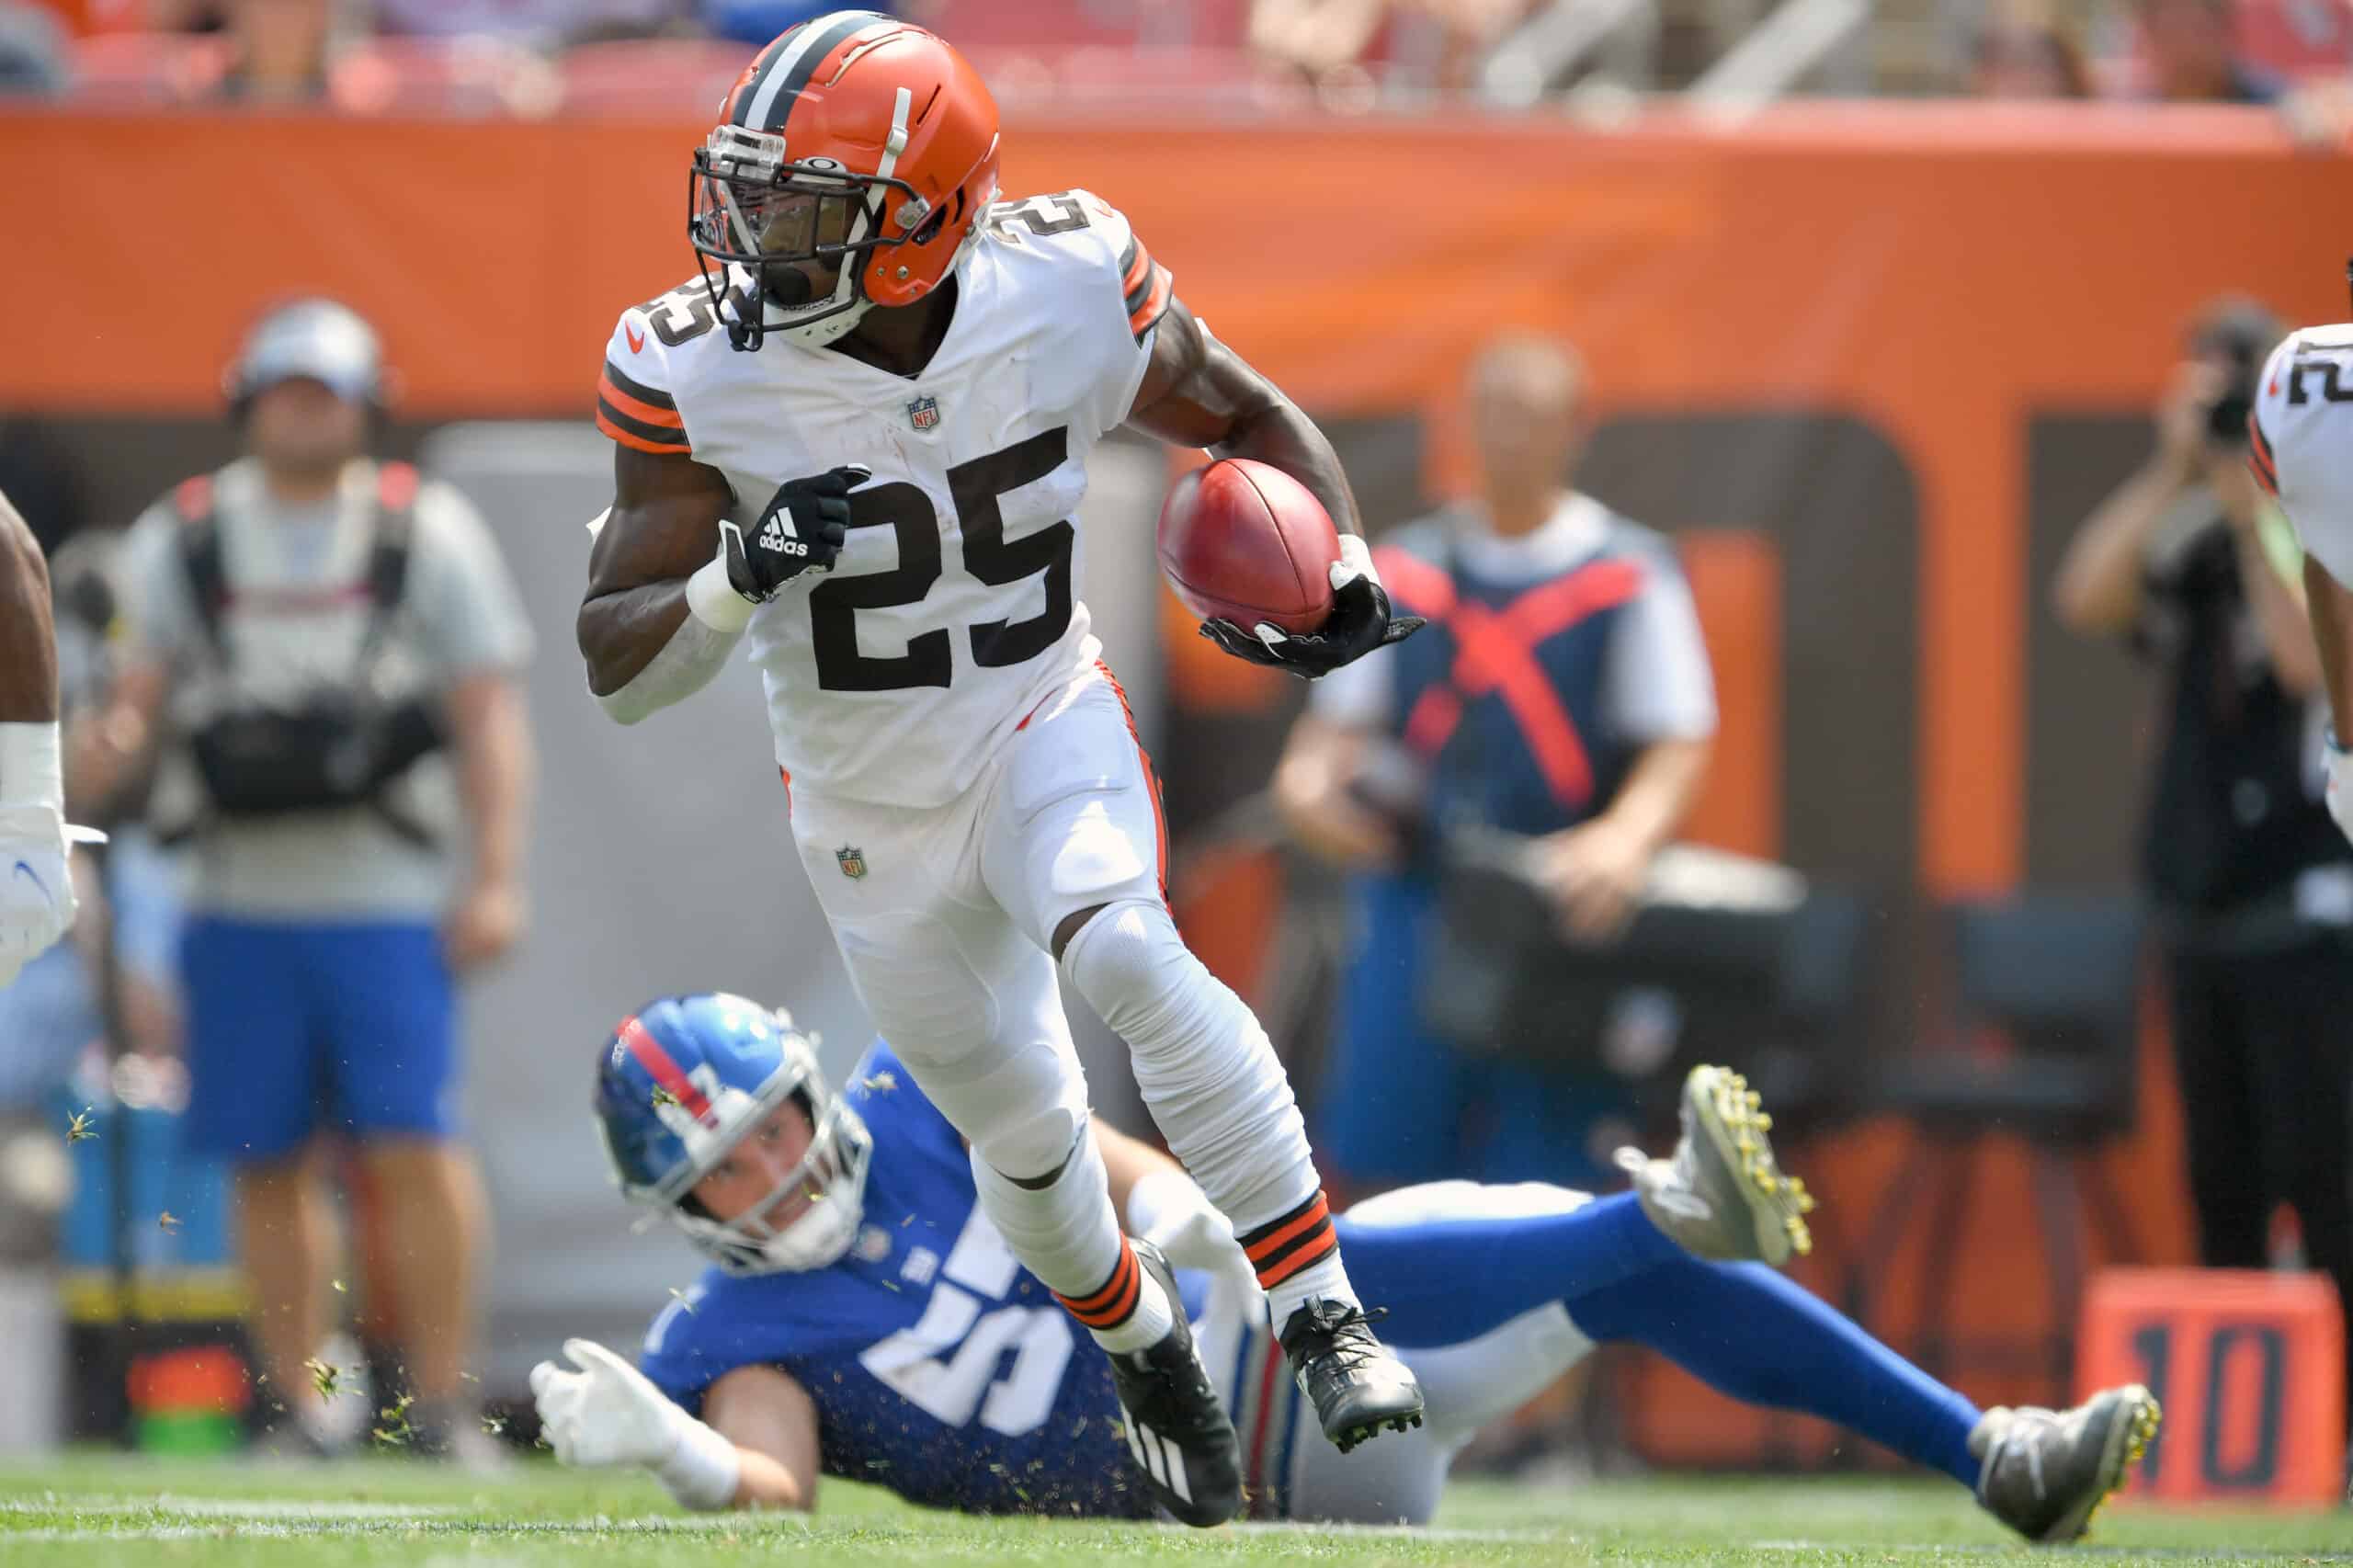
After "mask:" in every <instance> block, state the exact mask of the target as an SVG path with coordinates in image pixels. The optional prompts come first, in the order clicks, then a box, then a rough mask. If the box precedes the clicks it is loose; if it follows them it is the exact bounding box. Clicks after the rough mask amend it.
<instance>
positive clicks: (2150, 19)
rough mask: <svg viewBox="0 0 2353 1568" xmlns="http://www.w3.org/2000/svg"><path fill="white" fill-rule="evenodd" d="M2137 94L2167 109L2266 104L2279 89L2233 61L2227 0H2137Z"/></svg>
mask: <svg viewBox="0 0 2353 1568" xmlns="http://www.w3.org/2000/svg"><path fill="white" fill-rule="evenodd" d="M2135 16H2136V19H2137V21H2138V23H2139V28H2140V34H2141V48H2142V51H2143V56H2144V63H2145V64H2146V66H2147V73H2148V74H2147V80H2146V82H2145V83H2144V84H2143V89H2142V90H2143V95H2144V96H2146V97H2154V98H2156V99H2158V100H2160V101H2162V102H2165V103H2169V104H2192V103H2212V104H2268V103H2270V102H2271V101H2272V100H2273V99H2275V98H2277V97H2279V92H2280V84H2279V81H2278V80H2276V79H2275V78H2273V77H2272V76H2270V75H2269V74H2267V73H2265V72H2263V71H2260V70H2258V69H2256V67H2255V66H2253V65H2251V64H2249V63H2248V62H2245V61H2244V60H2242V59H2241V58H2240V57H2239V51H2238V42H2237V39H2236V37H2235V36H2234V31H2233V26H2232V8H2231V0H2139V4H2138V6H2136V7H2135Z"/></svg>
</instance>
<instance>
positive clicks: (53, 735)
mask: <svg viewBox="0 0 2353 1568" xmlns="http://www.w3.org/2000/svg"><path fill="white" fill-rule="evenodd" d="M8 806H47V807H48V808H49V809H50V810H51V811H53V812H58V813H59V814H61V815H63V812H64V811H65V776H64V773H63V770H62V769H61V768H60V767H59V764H58V741H57V722H56V721H55V720H53V719H51V720H46V721H42V722H36V723H15V724H0V808H5V807H8Z"/></svg>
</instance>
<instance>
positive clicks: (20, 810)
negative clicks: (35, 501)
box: [0, 495, 103, 985]
mask: <svg viewBox="0 0 2353 1568" xmlns="http://www.w3.org/2000/svg"><path fill="white" fill-rule="evenodd" d="M102 836H103V835H98V834H94V833H90V832H89V831H87V830H86V829H84V828H69V827H67V826H66V825H65V784H64V780H63V775H62V773H61V772H60V767H59V761H58V741H57V637H56V629H55V627H54V625H53V624H52V623H51V618H50V602H49V562H48V561H47V560H46V559H45V558H44V557H43V556H42V554H41V551H40V540H37V539H35V538H34V537H33V530H32V529H31V528H29V527H28V526H27V525H26V523H25V520H24V518H22V517H18V516H17V509H16V508H15V507H14V506H10V505H8V498H7V497H6V495H0V985H6V984H7V983H9V982H11V981H13V980H15V979H16V978H17V971H18V970H20V969H22V968H24V966H25V965H27V964H28V963H30V962H31V961H32V960H35V959H37V958H39V957H40V955H41V954H42V953H43V952H45V951H47V950H48V949H49V946H50V944H51V943H52V942H54V941H56V940H57V939H58V938H59V937H63V935H65V933H66V932H67V931H68V930H70V929H71V928H72V927H73V925H74V915H75V914H76V913H77V911H78V908H79V906H78V905H77V904H76V903H75V902H74V877H73V873H72V872H71V871H70V870H69V869H68V868H67V865H66V858H67V856H68V854H69V853H70V851H69V849H68V843H69V841H71V842H87V841H91V840H95V839H97V838H100V837H102Z"/></svg>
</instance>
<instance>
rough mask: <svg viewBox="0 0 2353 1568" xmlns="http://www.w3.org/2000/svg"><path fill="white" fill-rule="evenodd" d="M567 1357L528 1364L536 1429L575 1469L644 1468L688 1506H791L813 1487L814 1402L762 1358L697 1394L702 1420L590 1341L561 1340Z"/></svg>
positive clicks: (807, 1501)
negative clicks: (537, 1417) (705, 1417)
mask: <svg viewBox="0 0 2353 1568" xmlns="http://www.w3.org/2000/svg"><path fill="white" fill-rule="evenodd" d="M563 1353H564V1356H565V1358H567V1359H568V1360H569V1361H570V1362H571V1363H572V1365H571V1366H566V1365H564V1364H563V1362H561V1361H542V1362H540V1364H539V1365H538V1366H536V1367H534V1368H532V1369H531V1395H532V1398H533V1399H534V1400H535V1401H536V1402H537V1403H538V1406H539V1413H540V1432H541V1435H542V1436H543V1437H545V1438H546V1440H547V1445H548V1447H550V1448H551V1449H554V1450H555V1457H556V1459H557V1460H559V1461H560V1462H562V1463H563V1464H568V1465H576V1466H579V1467H582V1468H584V1469H608V1468H613V1467H618V1466H623V1465H635V1466H638V1467H640V1468H642V1469H644V1470H648V1471H652V1472H653V1474H654V1479H655V1480H657V1481H659V1482H661V1483H662V1484H663V1485H664V1486H665V1487H666V1488H667V1489H668V1490H669V1493H670V1495H672V1496H673V1497H676V1499H677V1500H678V1501H679V1502H680V1503H681V1504H683V1505H684V1506H687V1507H689V1508H695V1509H699V1510H703V1511H706V1512H708V1511H710V1510H713V1509H719V1508H795V1509H801V1510H806V1509H808V1508H810V1507H812V1506H814V1504H815V1501H816V1495H817V1464H818V1448H817V1407H816V1405H815V1404H814V1403H813V1402H812V1401H811V1400H810V1398H809V1395H808V1393H807V1392H806V1391H805V1390H803V1389H802V1388H801V1385H800V1384H798V1383H796V1382H794V1381H792V1380H791V1379H790V1378H789V1377H787V1376H785V1374H783V1373H782V1372H779V1371H778V1370H776V1369H774V1368H772V1367H738V1368H737V1369H735V1370H733V1371H732V1372H730V1373H728V1374H727V1375H726V1376H725V1377H723V1378H722V1379H720V1380H719V1381H717V1382H716V1383H714V1384H712V1385H711V1388H710V1392H709V1393H708V1394H706V1395H705V1396H704V1398H703V1409H704V1411H705V1412H706V1413H707V1414H708V1415H710V1421H709V1422H702V1421H698V1420H696V1419H695V1418H694V1417H693V1416H691V1415H688V1414H687V1413H686V1412H685V1411H684V1410H682V1409H680V1408H679V1407H678V1406H677V1405H676V1404H675V1403H671V1401H670V1399H669V1398H668V1396H666V1395H665V1394H664V1393H663V1392H662V1391H661V1390H660V1389H657V1388H655V1387H654V1384H653V1383H652V1382H651V1381H648V1380H647V1378H646V1376H645V1374H644V1373H642V1372H641V1371H639V1370H638V1369H636V1368H634V1367H632V1366H631V1365H630V1364H629V1363H628V1362H627V1361H625V1360H623V1359H621V1358H620V1357H619V1356H616V1355H614V1354H613V1353H612V1352H611V1351H610V1350H608V1349H606V1348H605V1347H604V1346H601V1345H598V1344H597V1343H596V1342H595V1341H594V1340H588V1339H567V1340H565V1341H564V1343H563Z"/></svg>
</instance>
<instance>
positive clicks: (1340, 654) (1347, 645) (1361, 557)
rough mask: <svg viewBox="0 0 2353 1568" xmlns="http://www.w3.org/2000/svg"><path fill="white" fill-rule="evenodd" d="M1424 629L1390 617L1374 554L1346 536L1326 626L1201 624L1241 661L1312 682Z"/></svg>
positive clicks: (1415, 619)
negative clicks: (1292, 629) (1248, 627)
mask: <svg viewBox="0 0 2353 1568" xmlns="http://www.w3.org/2000/svg"><path fill="white" fill-rule="evenodd" d="M1425 624H1426V623H1425V622H1424V620H1423V619H1422V618H1421V617H1420V616H1418V615H1394V614H1392V613H1391V611H1390V608H1389V590H1388V589H1386V588H1383V587H1382V586H1381V577H1380V574H1378V573H1376V572H1375V571H1374V570H1373V568H1372V557H1371V554H1370V551H1367V550H1366V549H1365V545H1364V541H1363V540H1360V539H1358V537H1356V536H1355V535H1354V534H1347V535H1343V536H1342V537H1341V540H1340V559H1339V560H1337V561H1336V562H1333V563H1332V613H1331V614H1329V615H1327V616H1325V617H1324V624H1323V625H1322V626H1319V627H1317V628H1316V629H1315V630H1314V631H1304V632H1299V633H1290V632H1286V631H1282V630H1281V629H1280V628H1279V627H1276V626H1274V625H1272V624H1270V623H1268V622H1266V621H1260V622H1259V623H1258V625H1257V626H1256V628H1255V629H1253V630H1249V631H1245V630H1244V629H1243V628H1242V627H1241V626H1239V625H1237V624H1236V623H1234V622H1233V621H1231V620H1223V619H1214V618H1213V619H1209V620H1205V621H1203V622H1201V635H1202V636H1204V637H1206V638H1208V639H1209V640H1210V641H1211V642H1214V643H1216V644H1217V645H1218V646H1219V647H1221V648H1222V649H1224V650H1225V651H1226V652H1227V653H1231V654H1233V656H1234V657H1235V658H1237V659H1246V660H1248V661H1249V662H1250V663H1251V664H1254V665H1270V666H1272V667H1273V668H1275V669H1279V670H1289V671H1290V673H1291V674H1292V675H1295V676H1299V677H1300V678H1301V679H1302V680H1313V679H1314V678H1315V677H1316V676H1327V675H1330V674H1331V673H1332V672H1333V671H1334V670H1336V669H1338V668H1339V667H1340V666H1341V665H1349V664H1354V663H1355V662H1356V661H1357V660H1358V659H1361V658H1363V657H1364V656H1365V655H1366V654H1367V653H1371V652H1372V651H1373V650H1374V649H1375V648H1385V647H1387V646H1388V645H1389V644H1390V643H1392V642H1404V640H1405V639H1406V638H1408V637H1411V636H1412V635H1413V634H1414V633H1415V632H1416V631H1420V630H1421V629H1422V627H1423V626H1424V625H1425Z"/></svg>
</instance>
